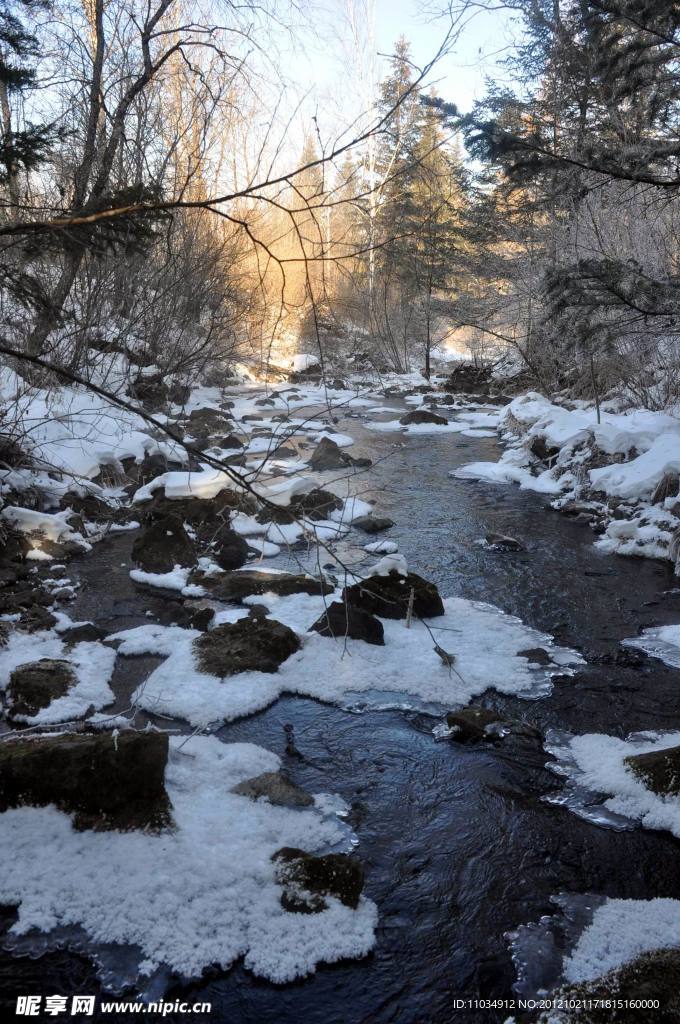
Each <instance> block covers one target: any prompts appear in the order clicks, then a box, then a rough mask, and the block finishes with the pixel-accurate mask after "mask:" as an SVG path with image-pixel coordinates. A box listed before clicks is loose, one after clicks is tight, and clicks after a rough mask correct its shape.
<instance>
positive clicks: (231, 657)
mask: <svg viewBox="0 0 680 1024" xmlns="http://www.w3.org/2000/svg"><path fill="white" fill-rule="evenodd" d="M193 648H194V653H195V654H196V657H197V659H198V664H199V668H200V669H201V671H202V672H207V673H208V674H209V675H213V676H220V677H224V676H233V675H236V674H237V673H238V672H276V671H277V670H278V667H279V665H281V664H282V662H284V661H285V660H286V659H287V658H289V657H290V656H291V654H295V652H296V651H297V650H299V648H300V640H299V638H298V637H297V635H296V634H295V633H294V632H293V630H292V629H289V628H288V626H284V625H283V623H281V622H276V621H275V620H274V619H261V618H257V619H255V618H244V619H239V620H238V622H225V623H222V625H220V626H216V627H215V628H214V629H211V630H210V632H208V633H204V634H203V635H202V636H199V637H197V639H196V640H194V642H193Z"/></svg>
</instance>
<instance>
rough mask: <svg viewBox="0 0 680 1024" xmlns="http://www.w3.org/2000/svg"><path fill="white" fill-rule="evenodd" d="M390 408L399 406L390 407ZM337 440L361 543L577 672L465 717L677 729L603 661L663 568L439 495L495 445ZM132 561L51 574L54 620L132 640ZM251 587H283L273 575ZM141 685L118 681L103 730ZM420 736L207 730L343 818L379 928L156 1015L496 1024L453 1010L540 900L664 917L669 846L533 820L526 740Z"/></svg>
mask: <svg viewBox="0 0 680 1024" xmlns="http://www.w3.org/2000/svg"><path fill="white" fill-rule="evenodd" d="M389 405H390V407H400V405H401V403H400V400H399V399H396V398H394V397H392V398H390V399H389ZM392 415H394V414H392ZM337 428H338V429H339V430H341V431H343V432H346V433H347V434H350V435H351V436H352V437H353V438H354V441H355V444H354V447H353V448H352V449H351V450H352V454H353V455H368V456H370V457H371V458H372V459H373V461H374V465H373V467H372V468H371V469H370V470H369V471H368V472H367V473H366V474H365V475H362V477H361V485H360V487H358V488H357V489H358V490H360V491H361V494H362V497H369V498H372V499H374V500H375V503H376V505H375V507H376V512H377V513H378V514H380V515H387V516H389V517H390V518H392V519H393V520H394V521H395V526H394V527H393V528H392V529H391V530H390V532H389V534H385V535H381V536H389V539H390V540H395V541H397V542H398V544H399V550H400V552H401V553H403V554H404V555H405V557H406V559H407V561H408V565H409V569H410V570H412V571H415V572H417V573H420V574H421V575H423V576H424V577H426V578H427V579H430V580H433V581H434V582H435V583H436V584H437V586H438V587H439V590H440V593H441V594H442V596H444V597H448V596H459V597H465V598H468V599H473V600H480V601H486V602H489V603H491V604H494V605H496V606H497V607H499V608H500V609H501V610H503V611H505V612H507V613H510V614H513V615H516V616H519V617H520V618H521V619H522V620H523V621H524V622H525V623H526V624H527V625H529V626H532V627H535V628H537V629H540V630H543V631H545V632H548V633H551V634H553V635H554V636H555V638H556V640H557V642H558V643H560V644H562V645H565V646H569V647H574V648H576V649H577V650H579V651H580V652H581V653H582V654H583V656H584V657H585V658H586V661H587V662H588V664H587V665H586V666H585V667H584V668H583V669H581V670H579V671H578V673H577V674H576V675H575V676H565V677H563V678H558V679H556V680H555V681H554V687H553V692H552V693H551V694H550V695H549V696H546V697H542V698H540V699H538V700H523V699H520V698H517V697H508V696H502V695H500V694H498V693H496V692H495V691H489V692H488V693H487V694H486V695H485V696H484V697H483V698H482V701H481V702H482V703H485V704H486V705H487V706H490V707H494V708H497V709H500V710H502V711H503V713H504V714H505V715H507V716H509V717H512V718H516V719H521V720H524V721H526V722H527V723H530V724H531V725H534V726H537V727H538V728H540V729H541V730H545V729H547V728H553V729H560V730H567V731H569V732H576V733H579V732H607V733H611V734H614V735H617V736H624V735H626V734H627V733H629V732H632V731H635V730H642V729H652V728H654V729H663V728H677V727H678V725H679V724H680V722H679V719H680V700H679V696H678V695H679V694H680V670H678V669H673V668H670V667H667V666H665V665H663V664H662V663H660V662H658V661H655V660H653V659H641V663H640V664H639V665H628V664H618V663H617V661H616V658H617V654H618V652H619V650H620V647H619V645H620V641H621V640H622V639H624V638H626V637H631V636H635V635H636V634H637V633H638V632H639V631H640V629H642V628H645V627H648V626H652V625H658V624H665V623H670V622H678V621H680V593H679V592H677V591H676V588H675V586H674V578H673V574H672V567H671V566H670V564H669V563H662V562H654V561H650V560H645V559H630V558H629V559H627V558H621V557H616V556H609V555H604V554H601V553H598V552H597V551H596V550H595V549H594V548H593V539H594V538H593V534H592V533H591V532H590V530H589V529H588V528H587V527H586V526H584V525H581V524H578V523H574V522H572V521H570V520H569V519H567V518H565V517H563V516H561V515H559V514H558V513H556V512H554V511H553V510H551V509H549V508H547V507H546V506H547V502H546V498H545V497H544V496H541V495H538V494H535V493H533V492H529V491H522V490H519V489H518V488H516V487H514V486H513V485H491V484H484V483H477V482H474V481H468V480H460V479H455V478H452V477H451V476H450V475H449V473H450V471H451V470H454V469H456V468H457V467H459V466H461V465H463V464H465V463H467V462H472V461H482V460H493V459H495V458H497V457H498V455H499V453H500V452H499V446H498V443H497V441H496V440H495V439H494V438H482V437H479V438H472V437H462V436H461V435H459V434H451V433H442V434H441V435H439V436H438V435H437V434H436V433H428V434H422V435H418V434H415V435H404V434H401V433H379V432H373V431H371V430H369V429H368V428H367V425H366V421H365V417H363V416H361V415H359V414H352V415H350V416H344V417H342V416H341V418H340V422H339V423H338V425H337ZM490 531H493V532H498V533H503V534H509V535H511V536H513V537H515V538H517V539H518V540H519V541H521V542H522V543H523V545H524V546H525V547H526V551H520V552H500V551H493V550H490V549H489V548H485V547H484V546H482V545H480V544H479V543H478V542H479V540H480V539H481V538H483V537H484V535H485V534H486V533H488V532H490ZM372 539H374V538H366V536H365V535H363V534H362V535H359V534H358V533H357V531H354V530H353V531H352V532H351V534H350V536H349V537H348V538H347V542H348V544H349V546H350V547H351V544H352V542H354V544H355V545H356V546H357V547H359V546H360V545H362V544H364V543H366V542H367V540H372ZM131 544H132V537H131V535H129V534H118V535H111V536H110V537H109V538H107V539H105V540H103V541H102V542H100V543H99V544H97V545H96V546H95V547H94V549H93V551H92V552H91V553H90V554H89V555H86V556H84V557H83V558H82V559H79V560H77V561H73V562H71V563H70V564H69V573H70V574H71V575H76V576H77V577H78V578H79V579H80V581H81V588H80V591H79V596H78V598H77V601H76V602H75V605H74V606H73V608H72V609H69V614H71V615H72V617H73V618H74V619H76V620H77V619H79V618H94V619H95V620H96V622H97V623H98V624H100V625H102V626H104V627H105V628H107V629H109V630H111V631H114V630H120V629H124V628H127V627H130V626H134V625H138V624H141V623H144V622H145V621H148V617H146V612H147V611H148V610H151V611H152V612H153V610H154V608H155V607H157V606H158V603H159V602H162V597H161V596H154V595H149V594H148V593H147V592H145V591H141V590H139V589H136V588H135V586H134V585H133V584H132V583H131V581H130V578H129V575H128V574H129V569H130V567H131V565H130V548H131ZM271 565H272V566H281V567H285V566H286V556H281V557H280V558H279V559H277V560H273V561H272V562H271ZM479 642H480V644H482V645H483V643H484V637H480V638H479ZM156 663H157V662H156V661H155V660H154V659H152V658H137V659H130V658H126V659H123V658H119V659H118V663H117V668H116V674H115V676H114V680H113V682H112V686H113V688H114V690H115V692H116V694H117V698H118V703H117V707H118V708H120V709H122V708H124V707H126V705H127V703H128V702H129V697H130V694H131V693H132V692H133V691H134V689H135V688H136V686H137V685H138V683H139V682H140V681H141V680H142V679H143V678H145V676H146V675H147V674H148V672H149V671H150V669H151V668H152V667H153V665H154V664H156ZM404 703H406V702H404ZM436 721H437V719H436V718H434V717H432V716H430V715H428V714H425V713H424V712H423V711H421V710H418V709H416V708H412V709H408V708H405V709H400V710H394V709H392V710H382V711H377V710H371V709H368V710H363V709H362V707H361V702H357V705H356V706H355V707H354V708H353V710H347V709H342V708H339V707H336V706H332V705H325V704H321V703H318V702H316V701H312V700H308V699H303V698H300V697H293V696H287V697H283V698H281V699H279V700H278V701H277V702H276V703H274V704H273V705H271V706H270V707H269V708H267V709H266V710H264V711H262V712H260V713H259V714H256V715H253V716H251V717H248V718H246V719H242V720H240V721H236V722H233V723H231V724H229V725H226V726H224V727H223V728H221V729H220V730H219V732H218V735H219V736H220V738H221V739H223V740H225V741H250V742H253V743H257V744H260V745H262V746H264V747H266V748H268V749H270V750H272V751H274V752H275V753H277V754H279V755H280V756H281V757H282V760H283V764H284V768H285V769H286V770H287V771H288V772H289V773H290V776H291V778H292V779H293V780H294V781H295V782H296V783H298V784H299V785H301V786H303V787H304V788H306V789H308V790H309V791H312V792H315V791H320V790H324V791H332V792H334V793H338V794H339V795H340V796H341V797H343V799H344V800H345V801H346V802H347V803H348V804H349V805H350V808H351V812H350V818H349V823H350V825H351V826H352V828H353V830H354V832H355V833H356V836H357V838H358V840H359V844H358V847H357V853H358V854H359V856H360V857H361V859H362V861H363V863H364V865H365V867H366V875H367V880H366V889H365V892H366V895H367V896H369V897H370V898H371V899H372V900H374V901H375V902H376V904H377V906H378V911H379V915H380V917H379V925H378V932H377V942H376V946H375V949H374V951H373V952H372V954H370V955H369V956H368V957H366V958H365V959H363V960H357V961H346V962H341V963H339V964H336V965H334V966H321V967H319V968H318V970H317V972H316V974H315V975H313V976H312V977H309V978H307V979H305V980H302V981H299V982H296V983H294V984H289V985H285V986H275V985H273V984H270V983H267V982H264V981H262V980H260V979H257V978H254V977H253V976H252V975H251V974H250V973H248V972H246V971H245V970H244V969H243V968H241V967H240V966H236V967H235V968H233V969H232V970H231V971H229V972H228V973H226V974H216V975H215V976H214V977H210V976H208V977H207V978H206V979H204V980H203V981H202V982H201V983H196V984H193V985H191V986H185V987H182V988H179V987H177V988H175V989H172V990H171V991H170V992H168V994H167V996H166V998H168V999H173V998H181V999H186V1000H187V1001H191V1002H197V1001H200V1000H207V1001H210V1002H211V1003H212V1004H213V1013H212V1015H211V1017H210V1019H211V1020H215V1021H220V1022H221V1021H224V1022H227V1021H229V1022H231V1024H241V1022H246V1021H248V1022H250V1021H257V1022H258V1024H270V1022H271V1024H275V1022H276V1024H298V1022H300V1021H303V1020H304V1021H305V1022H309V1024H322V1022H323V1024H335V1022H338V1024H341V1022H347V1024H360V1022H361V1024H364V1022H366V1024H367V1022H372V1024H373V1022H376V1024H388V1022H395V1024H396V1022H398V1024H425V1022H436V1024H439V1022H444V1021H447V1022H448V1021H462V1022H468V1021H469V1022H471V1024H477V1022H480V1024H481V1022H500V1021H503V1020H505V1019H506V1017H507V1016H508V1012H507V1011H506V1010H503V1009H500V1008H499V1009H493V1008H478V1009H475V1008H471V1007H467V1008H465V1009H460V1008H457V1002H456V1001H457V1000H475V999H494V998H496V999H508V998H511V997H512V985H513V983H514V981H515V978H516V975H515V968H514V965H513V963H512V960H511V957H510V952H509V949H508V943H507V940H506V938H505V935H506V933H507V932H508V931H510V930H512V929H514V928H516V927H517V926H518V925H521V924H523V923H526V922H530V921H536V920H538V919H539V918H540V917H541V916H542V915H544V914H550V913H552V912H553V910H554V908H553V905H552V904H551V902H550V897H551V896H553V895H556V894H558V893H562V892H574V893H585V892H594V893H598V894H602V895H606V896H612V897H624V898H631V899H644V898H650V897H653V896H665V897H673V898H676V899H677V898H680V857H678V852H679V851H678V842H677V841H676V840H675V839H673V838H672V837H671V836H669V835H667V834H663V833H654V832H649V831H643V830H642V829H633V830H630V831H622V832H617V831H613V830H610V829H605V828H603V827H600V826H598V825H595V824H593V823H590V822H588V821H584V820H581V819H580V818H577V817H575V816H574V815H573V814H572V813H571V812H570V811H569V810H568V809H566V808H564V807H560V806H558V805H555V804H551V803H548V802H546V801H545V800H544V799H543V798H544V797H546V796H548V795H550V794H556V793H558V792H559V791H560V789H561V786H562V782H561V780H560V779H559V778H558V777H557V776H556V775H555V774H554V773H553V772H551V771H550V770H549V769H548V768H547V767H546V762H547V761H548V760H549V758H548V756H547V755H546V754H545V752H544V750H543V748H542V746H541V745H540V743H538V742H537V741H536V740H535V739H532V738H531V737H530V736H528V735H526V736H515V737H509V738H508V739H507V740H506V741H505V742H504V743H503V744H499V745H498V746H487V745H485V746H462V745H457V744H455V743H453V742H448V741H446V742H437V741H436V740H435V738H434V736H433V734H432V728H433V725H434V724H435V723H436ZM175 724H177V723H173V726H174V725H175ZM166 725H167V723H166ZM284 726H292V728H293V734H294V737H295V746H296V748H297V752H298V753H297V754H287V753H286V732H285V731H284ZM178 727H181V726H178ZM185 728H186V727H185ZM0 984H1V985H2V990H3V992H4V995H5V997H6V998H7V1000H8V1001H9V1002H10V1003H11V1005H12V1007H13V1002H14V998H15V997H16V994H17V993H24V992H30V991H36V992H37V991H41V992H43V993H47V991H48V990H51V991H53V992H64V993H65V994H66V993H68V994H72V993H73V992H76V991H77V992H83V993H86V994H87V993H94V992H95V991H97V990H98V987H99V986H98V983H97V981H96V979H95V975H94V974H93V972H92V969H91V967H90V966H89V965H88V964H87V962H86V961H85V960H82V959H79V958H77V957H74V956H72V955H70V954H66V953H50V954H47V955H46V956H45V957H43V958H42V959H40V960H29V959H28V958H22V959H13V960H9V959H5V960H4V961H3V963H2V974H1V975H0ZM107 1019H114V1018H112V1017H107ZM120 1019H123V1018H122V1016H121V1018H120ZM166 1019H170V1020H174V1019H178V1020H179V1019H185V1018H182V1017H179V1016H178V1017H174V1016H172V1015H171V1016H170V1017H168V1018H166Z"/></svg>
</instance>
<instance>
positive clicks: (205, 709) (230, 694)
mask: <svg viewBox="0 0 680 1024" xmlns="http://www.w3.org/2000/svg"><path fill="white" fill-rule="evenodd" d="M340 596H341V592H340V591H339V590H338V591H337V592H336V594H335V595H334V596H333V597H330V596H329V597H327V598H326V601H325V602H324V600H323V599H322V598H320V597H313V596H310V595H307V594H295V595H292V596H289V597H277V596H275V595H273V594H265V595H258V596H257V598H256V599H255V603H256V604H263V605H265V606H266V607H267V608H268V609H269V611H270V616H271V618H273V619H275V620H277V621H279V622H283V623H284V624H285V625H287V626H289V627H290V628H291V629H293V630H294V631H295V632H297V633H298V635H300V636H301V639H302V641H303V645H302V648H301V650H300V651H298V652H297V653H296V654H293V655H292V656H291V657H290V658H288V659H287V660H286V661H285V662H283V664H282V665H281V666H280V668H279V670H278V672H275V673H263V672H242V673H239V674H238V675H237V676H230V677H228V678H226V679H225V680H222V679H220V678H218V677H216V676H211V675H208V674H206V673H203V672H201V671H199V668H198V665H197V662H196V659H195V658H194V655H193V652H192V646H191V637H192V636H193V634H191V633H190V631H177V630H176V629H175V631H174V632H173V633H172V634H170V633H168V634H167V635H166V637H165V638H164V639H163V640H159V637H160V636H161V635H162V634H161V633H160V632H159V631H160V630H162V628H163V627H153V629H154V630H155V631H156V632H154V633H153V635H151V634H148V636H149V639H148V652H149V653H157V652H158V650H159V646H160V644H161V643H162V644H163V645H164V648H163V649H164V651H167V652H168V655H167V660H166V661H165V662H163V663H162V664H161V665H159V666H158V667H157V668H156V669H155V670H154V671H153V672H152V673H151V674H150V676H149V677H148V678H147V679H146V681H145V682H144V683H142V684H141V686H140V687H139V688H138V689H137V691H136V693H135V695H134V698H133V699H134V702H135V703H136V704H137V705H138V706H140V707H142V708H144V709H146V710H148V711H154V712H159V713H162V714H166V715H173V716H175V717H178V718H182V719H185V720H186V721H188V722H190V723H191V724H192V725H194V726H203V727H207V726H211V725H214V724H216V723H219V722H222V721H231V720H233V719H235V718H240V717H242V716H244V715H248V714H252V713H254V712H255V711H259V710H260V709H262V708H264V707H266V706H267V705H269V704H271V703H272V702H273V701H275V700H276V699H277V698H278V697H279V696H280V695H281V694H283V693H298V694H301V695H302V696H308V697H314V698H317V699H318V700H322V701H326V702H331V703H333V702H335V703H343V702H345V701H346V700H347V698H348V697H349V696H350V695H352V694H358V693H363V694H367V693H370V692H371V691H373V692H375V691H380V692H382V693H384V692H390V693H399V694H404V695H407V696H409V697H411V698H413V699H414V701H415V703H416V704H417V705H421V704H422V703H436V704H437V705H440V706H443V707H445V708H451V707H459V706H461V705H464V704H466V703H467V702H469V701H470V700H471V699H472V698H473V697H476V696H478V695H479V694H481V693H483V692H484V691H485V690H486V689H488V688H495V689H497V690H499V691H500V692H503V693H516V694H519V695H520V696H525V697H530V698H531V697H535V696H539V695H542V694H545V693H546V692H549V690H550V688H551V684H550V672H549V671H544V670H542V669H539V668H537V667H536V666H533V667H532V666H530V665H529V663H528V662H527V660H526V659H525V658H523V657H519V656H518V653H517V652H518V651H521V650H525V649H526V648H530V647H537V646H541V647H544V648H545V649H546V650H548V651H549V652H550V654H551V656H552V658H553V660H554V661H555V662H556V664H558V665H560V666H567V665H576V664H579V663H580V662H581V659H580V657H579V656H578V655H577V654H576V653H575V652H574V651H569V650H567V649H564V648H559V647H555V646H553V644H552V641H551V638H550V637H548V636H546V635H545V634H542V633H539V632H537V631H536V630H532V629H529V628H528V627H527V626H525V625H523V624H522V623H521V622H520V621H519V619H516V618H514V617H512V616H509V615H505V614H504V613H503V612H501V611H499V610H498V609H496V608H494V607H492V606H491V605H487V604H481V603H479V602H473V601H466V600H464V599H462V598H448V599H446V600H445V602H444V604H445V609H446V614H445V615H444V616H440V617H437V618H435V619H431V620H429V623H428V626H429V629H430V630H431V631H432V636H431V635H430V632H429V631H428V629H427V628H426V626H425V625H424V624H423V623H421V622H419V621H417V620H414V621H413V622H412V624H411V628H410V629H407V628H406V626H405V623H404V621H403V620H387V619H386V620H383V627H384V631H385V646H384V647H373V646H371V645H368V644H365V643H364V642H363V641H361V640H350V639H348V640H346V641H345V639H344V638H343V639H342V640H341V641H334V640H333V639H331V638H328V637H322V636H320V635H319V634H318V633H308V632H307V630H309V627H310V626H311V625H312V623H314V622H315V621H316V619H318V618H319V617H320V615H321V614H322V612H323V609H324V607H325V605H326V604H327V603H330V602H331V601H332V600H334V599H335V600H338V599H340ZM229 611H230V613H231V612H232V611H233V609H232V610H229ZM240 611H241V612H242V609H241V610H240ZM220 614H221V613H220ZM218 621H224V619H220V618H219V616H218ZM228 621H233V619H231V618H230V619H229V620H228ZM142 628H144V627H142ZM165 628H166V629H167V628H171V627H165ZM129 632H130V631H127V632H126V631H123V632H122V633H118V634H116V637H117V638H119V639H123V641H124V642H125V643H124V645H122V646H121V648H120V653H121V654H125V653H128V652H129V653H132V652H131V651H130V649H129V648H127V646H126V642H127V637H128V633H129ZM480 636H483V637H485V638H486V640H485V643H484V644H483V645H480V642H479V638H480ZM432 637H434V640H433V638H432ZM131 639H132V641H133V642H134V645H135V647H134V653H137V654H141V653H144V649H145V641H144V634H142V633H140V632H139V631H133V633H132V636H131ZM435 642H438V643H440V644H441V646H442V647H443V648H444V649H445V650H447V651H449V652H451V653H452V654H455V657H456V665H455V667H456V670H457V673H459V674H456V673H455V672H452V671H450V670H449V668H448V667H447V666H445V665H444V664H443V663H442V661H441V659H440V658H439V656H438V655H437V654H436V652H435V651H434V643H435ZM553 671H555V669H553Z"/></svg>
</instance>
